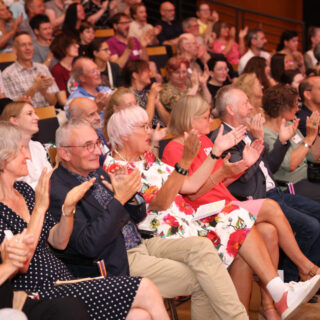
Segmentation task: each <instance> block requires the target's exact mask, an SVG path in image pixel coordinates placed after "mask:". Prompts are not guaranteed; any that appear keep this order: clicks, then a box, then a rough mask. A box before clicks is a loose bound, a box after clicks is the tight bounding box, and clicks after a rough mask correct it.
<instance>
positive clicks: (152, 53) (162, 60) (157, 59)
mask: <svg viewBox="0 0 320 320" xmlns="http://www.w3.org/2000/svg"><path fill="white" fill-rule="evenodd" d="M146 51H147V54H148V56H149V60H150V61H153V62H154V63H155V64H156V65H157V68H158V70H159V71H161V69H163V68H164V67H165V65H166V63H167V61H168V59H169V57H168V53H167V48H166V46H156V47H147V48H146Z"/></svg>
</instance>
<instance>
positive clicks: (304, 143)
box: [301, 141, 311, 149]
mask: <svg viewBox="0 0 320 320" xmlns="http://www.w3.org/2000/svg"><path fill="white" fill-rule="evenodd" d="M301 144H302V145H303V146H304V147H306V148H308V149H309V148H310V147H311V146H310V145H309V144H307V143H306V142H304V141H302V143H301Z"/></svg>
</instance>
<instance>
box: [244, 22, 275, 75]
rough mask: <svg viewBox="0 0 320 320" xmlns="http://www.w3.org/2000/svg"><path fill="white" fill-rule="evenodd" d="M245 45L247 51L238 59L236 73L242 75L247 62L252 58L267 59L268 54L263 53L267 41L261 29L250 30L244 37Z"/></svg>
mask: <svg viewBox="0 0 320 320" xmlns="http://www.w3.org/2000/svg"><path fill="white" fill-rule="evenodd" d="M246 41H247V45H248V47H249V50H248V51H247V52H246V53H245V54H244V55H243V56H242V57H241V58H240V61H239V67H238V72H239V74H241V73H242V71H243V70H244V68H245V66H246V64H247V62H248V61H249V60H250V59H251V58H252V57H254V56H258V57H262V58H265V59H266V60H267V59H269V57H270V54H269V53H268V52H267V51H264V47H265V45H266V43H267V39H266V37H265V34H264V32H263V30H262V29H258V28H257V29H250V30H249V31H248V34H247V36H246Z"/></svg>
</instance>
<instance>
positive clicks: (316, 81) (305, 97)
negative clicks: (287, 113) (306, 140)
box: [297, 76, 320, 137]
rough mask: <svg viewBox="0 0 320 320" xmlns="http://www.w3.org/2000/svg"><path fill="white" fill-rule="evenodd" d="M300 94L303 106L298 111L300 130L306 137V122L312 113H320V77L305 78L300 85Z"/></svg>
mask: <svg viewBox="0 0 320 320" xmlns="http://www.w3.org/2000/svg"><path fill="white" fill-rule="evenodd" d="M299 95H300V99H301V101H302V106H301V108H300V110H299V111H298V113H297V117H298V118H299V119H300V121H299V130H300V131H301V133H302V134H303V136H304V137H305V136H306V134H307V130H306V122H307V119H308V118H310V117H311V115H312V113H313V112H315V111H317V112H318V113H320V77H318V76H316V77H309V78H307V79H304V80H303V81H302V82H301V83H300V86H299Z"/></svg>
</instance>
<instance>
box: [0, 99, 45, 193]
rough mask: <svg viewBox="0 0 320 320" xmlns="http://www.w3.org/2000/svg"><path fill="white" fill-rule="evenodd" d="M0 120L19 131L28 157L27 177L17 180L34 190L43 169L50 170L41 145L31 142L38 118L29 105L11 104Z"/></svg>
mask: <svg viewBox="0 0 320 320" xmlns="http://www.w3.org/2000/svg"><path fill="white" fill-rule="evenodd" d="M0 120H4V121H9V122H10V123H12V124H13V125H14V126H15V127H17V128H19V130H20V131H21V139H22V142H23V145H24V146H25V148H26V150H28V151H29V152H30V157H29V159H27V166H28V175H27V176H25V177H22V178H19V179H18V180H19V181H24V182H26V183H28V184H29V185H30V186H31V187H32V188H33V189H35V188H36V185H37V184H38V181H39V178H40V176H41V173H42V171H43V169H44V168H47V169H48V170H50V169H51V165H50V163H49V162H48V159H47V153H46V151H45V149H44V148H43V146H42V144H41V143H40V142H38V141H33V140H31V138H32V136H33V135H34V134H35V133H37V132H38V131H39V126H38V120H39V117H38V116H37V115H36V113H35V111H34V108H33V107H32V105H31V104H29V103H26V102H12V103H9V104H8V105H7V106H6V107H5V108H4V110H3V112H2V113H1V116H0Z"/></svg>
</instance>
